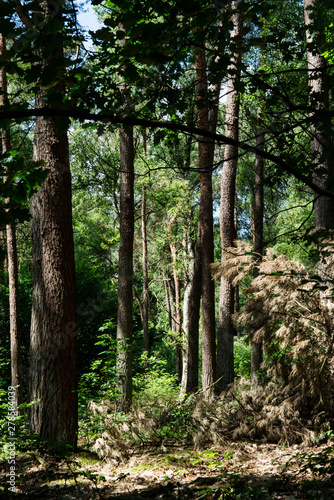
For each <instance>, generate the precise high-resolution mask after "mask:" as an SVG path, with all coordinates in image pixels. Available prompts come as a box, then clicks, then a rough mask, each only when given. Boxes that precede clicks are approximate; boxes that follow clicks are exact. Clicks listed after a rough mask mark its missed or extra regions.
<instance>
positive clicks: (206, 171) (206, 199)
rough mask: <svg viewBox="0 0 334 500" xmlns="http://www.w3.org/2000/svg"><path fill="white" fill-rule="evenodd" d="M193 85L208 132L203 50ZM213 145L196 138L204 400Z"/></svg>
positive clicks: (211, 320)
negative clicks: (198, 180)
mask: <svg viewBox="0 0 334 500" xmlns="http://www.w3.org/2000/svg"><path fill="white" fill-rule="evenodd" d="M196 84H197V97H198V111H197V123H198V126H199V127H200V128H203V129H205V130H209V107H208V103H207V98H208V89H207V77H206V57H205V51H204V49H199V50H198V52H197V54H196ZM212 151H214V146H213V145H212V140H209V139H206V138H205V137H203V136H199V137H198V163H199V173H200V193H201V196H200V211H199V226H200V235H201V244H200V246H199V248H198V250H200V251H201V255H202V258H201V268H202V280H201V281H202V388H203V391H204V394H205V396H206V397H207V398H209V399H210V398H212V397H213V395H214V392H213V383H214V382H215V379H216V332H215V292H214V282H213V280H212V279H211V268H210V265H211V264H212V263H213V261H214V243H213V206H212V169H213V155H212Z"/></svg>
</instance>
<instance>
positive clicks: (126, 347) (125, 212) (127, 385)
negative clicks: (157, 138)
mask: <svg viewBox="0 0 334 500" xmlns="http://www.w3.org/2000/svg"><path fill="white" fill-rule="evenodd" d="M119 138H120V168H121V174H120V227H119V231H120V241H119V251H118V252H119V253H118V312H117V340H118V355H117V376H118V390H119V393H120V397H119V400H118V408H119V410H121V411H128V410H129V408H130V407H131V403H132V313H133V295H132V286H133V238H134V194H133V191H134V147H133V130H132V127H127V128H126V129H125V128H124V127H122V128H121V129H120V133H119Z"/></svg>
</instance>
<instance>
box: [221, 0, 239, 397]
mask: <svg viewBox="0 0 334 500" xmlns="http://www.w3.org/2000/svg"><path fill="white" fill-rule="evenodd" d="M241 2H242V0H236V1H233V2H232V6H231V8H232V15H231V21H232V24H233V29H232V31H231V45H232V52H231V62H230V65H229V76H228V82H227V92H226V93H227V97H226V118H225V123H226V125H225V135H226V137H228V138H230V139H233V140H234V141H238V137H239V95H238V81H239V79H240V63H241V52H240V37H241V34H242V33H241V30H242V20H241V14H240V12H239V10H238V9H239V6H240V4H241ZM233 46H234V48H233ZM238 47H239V50H237V48H238ZM237 165H238V148H237V146H232V145H230V144H226V145H225V151H224V164H223V171H222V176H221V205H220V237H221V249H222V260H224V258H225V254H226V253H225V252H226V249H227V248H228V247H231V246H233V240H234V238H235V224H234V202H235V179H236V172H237ZM233 310H234V290H233V287H232V284H231V282H230V281H229V280H227V279H225V278H224V277H222V278H221V283H220V291H219V312H218V335H217V378H218V379H219V381H218V384H217V391H218V392H221V391H222V390H224V389H225V388H226V387H227V385H228V384H230V383H231V382H233V379H234V365H233V339H234V328H233V323H232V319H231V315H232V314H233Z"/></svg>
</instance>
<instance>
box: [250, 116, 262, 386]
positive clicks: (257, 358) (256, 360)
mask: <svg viewBox="0 0 334 500" xmlns="http://www.w3.org/2000/svg"><path fill="white" fill-rule="evenodd" d="M260 120H261V110H260V108H259V109H258V134H257V137H256V146H257V149H258V150H260V151H263V150H264V132H263V131H262V129H261V123H260ZM263 172H264V159H263V158H262V157H261V156H260V155H256V159H255V190H254V200H253V227H254V232H253V244H254V252H255V257H256V258H257V259H258V260H261V258H262V254H263ZM258 275H259V272H258V267H255V268H254V272H253V277H254V278H256V277H257V276H258ZM254 322H256V323H257V328H261V326H262V320H261V318H260V317H255V318H254ZM262 361H263V354H262V342H255V341H252V362H251V378H252V383H253V385H254V384H256V383H257V380H258V375H259V371H260V366H261V363H262Z"/></svg>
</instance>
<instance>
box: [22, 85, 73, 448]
mask: <svg viewBox="0 0 334 500" xmlns="http://www.w3.org/2000/svg"><path fill="white" fill-rule="evenodd" d="M46 103H47V98H46V92H44V91H41V92H40V93H39V95H38V96H37V98H36V107H37V108H41V107H43V106H45V104H46ZM34 160H35V161H40V160H43V161H44V162H45V166H46V168H48V169H49V170H50V172H49V175H48V178H47V179H46V181H45V182H44V184H43V186H42V187H41V188H40V189H39V191H38V192H37V193H36V194H35V195H34V196H33V198H32V199H31V204H30V211H31V215H32V221H31V233H32V252H33V295H32V319H31V339H30V380H29V389H30V398H31V400H37V399H38V400H39V402H38V403H36V404H34V405H32V406H31V408H30V428H31V430H32V431H33V432H36V433H38V434H39V435H40V436H41V437H47V438H50V439H52V440H54V441H64V442H69V443H72V444H73V445H75V444H76V439H77V425H78V424H77V422H78V420H77V419H78V415H77V411H78V409H77V341H76V325H75V271H74V248H73V232H72V206H71V174H70V167H69V154H68V141H67V134H66V132H60V131H59V130H58V129H57V127H56V125H55V122H54V120H53V119H47V120H46V119H44V118H42V117H40V118H37V120H36V128H35V143H34Z"/></svg>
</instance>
